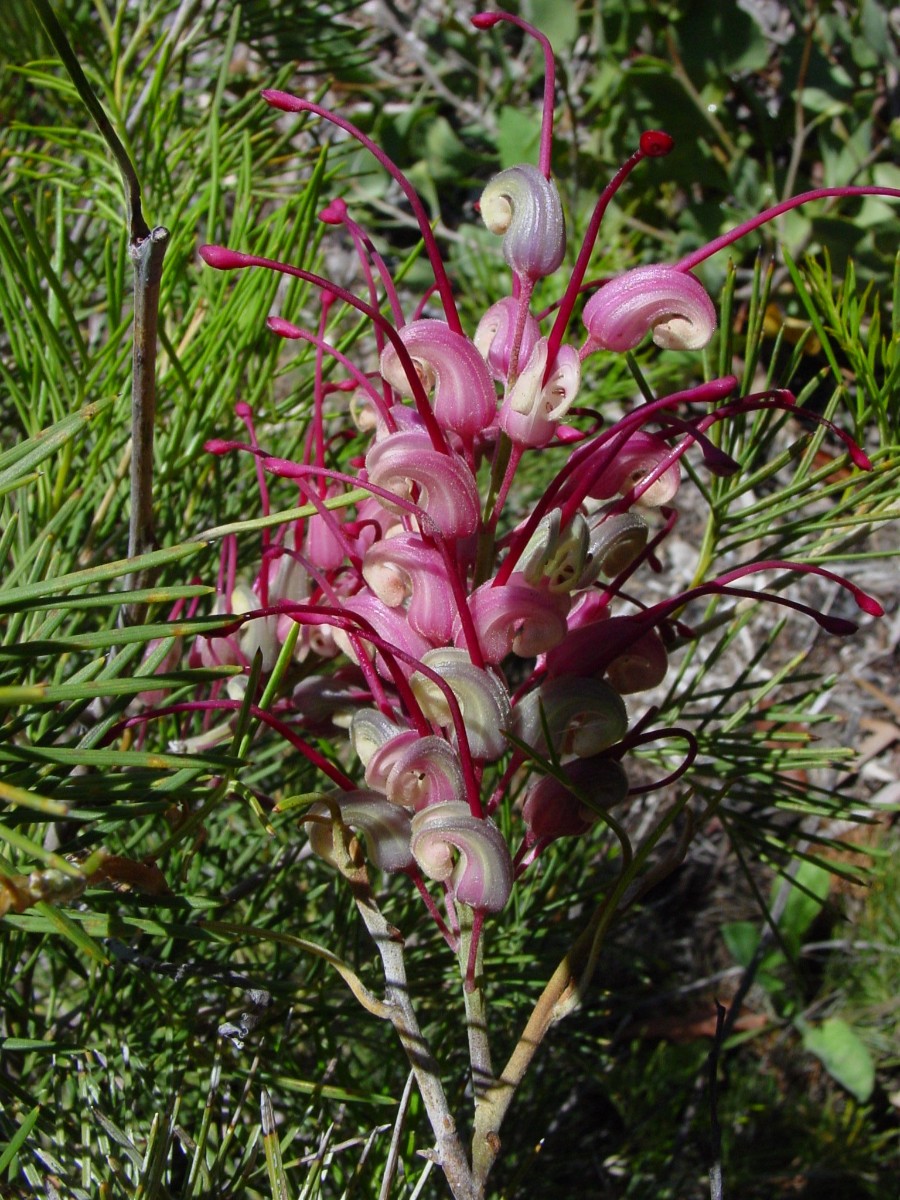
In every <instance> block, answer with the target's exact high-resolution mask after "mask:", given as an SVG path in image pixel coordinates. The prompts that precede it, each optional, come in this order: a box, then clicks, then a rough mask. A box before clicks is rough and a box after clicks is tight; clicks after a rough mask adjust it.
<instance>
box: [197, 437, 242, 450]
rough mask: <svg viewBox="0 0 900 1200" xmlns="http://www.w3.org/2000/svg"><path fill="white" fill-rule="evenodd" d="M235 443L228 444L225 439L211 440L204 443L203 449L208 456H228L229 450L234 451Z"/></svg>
mask: <svg viewBox="0 0 900 1200" xmlns="http://www.w3.org/2000/svg"><path fill="white" fill-rule="evenodd" d="M234 445H235V443H234V442H228V441H226V440H225V438H210V439H209V441H208V442H204V443H203V449H204V450H205V451H206V452H207V453H208V454H227V453H228V451H229V450H233V449H234Z"/></svg>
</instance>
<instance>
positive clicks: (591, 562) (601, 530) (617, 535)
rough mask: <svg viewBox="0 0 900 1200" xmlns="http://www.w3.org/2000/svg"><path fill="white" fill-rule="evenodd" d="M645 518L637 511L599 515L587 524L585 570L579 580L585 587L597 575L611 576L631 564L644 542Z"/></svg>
mask: <svg viewBox="0 0 900 1200" xmlns="http://www.w3.org/2000/svg"><path fill="white" fill-rule="evenodd" d="M648 532H649V530H648V526H647V522H646V521H645V520H644V518H643V517H640V516H638V514H637V513H634V512H627V513H618V514H617V515H615V516H612V517H606V518H604V517H601V518H600V519H599V520H598V521H595V522H594V523H592V524H591V526H590V534H589V541H588V554H587V559H586V564H585V570H584V572H583V573H582V575H581V578H580V579H579V580H578V586H579V587H587V586H588V584H590V583H593V581H594V580H595V579H596V578H597V576H598V575H605V576H606V577H607V578H608V579H611V578H614V577H615V576H616V575H618V574H619V573H620V572H621V571H624V570H626V568H628V567H630V566H631V564H632V563H633V562H634V560H635V559H636V558H637V556H638V555H639V554H640V552H641V551H642V550H643V549H644V547H645V546H646V545H647V534H648Z"/></svg>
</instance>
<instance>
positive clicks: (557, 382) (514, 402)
mask: <svg viewBox="0 0 900 1200" xmlns="http://www.w3.org/2000/svg"><path fill="white" fill-rule="evenodd" d="M546 368H547V339H546V338H541V339H540V340H539V341H538V343H537V345H536V346H535V348H534V350H533V351H532V353H531V357H530V358H529V359H528V362H527V364H526V366H525V369H524V370H523V371H522V372H521V374H520V375H519V376H518V378H517V379H516V382H515V383H514V384H513V386H512V387H511V388H510V390H509V392H508V393H507V395H506V397H505V398H504V400H503V404H502V406H501V408H500V416H499V418H498V424H499V425H500V428H501V429H502V430H503V432H504V433H505V434H506V435H507V436H508V437H509V439H510V440H511V441H512V442H514V443H515V444H516V445H518V446H546V445H547V443H548V442H549V441H550V439H551V438H552V437H553V435H554V433H555V432H556V426H557V424H558V423H559V422H560V421H561V420H562V418H563V417H564V416H565V415H566V413H567V412H568V411H569V409H570V408H571V406H572V404H573V403H574V402H575V397H576V396H577V395H578V388H579V386H580V385H581V362H580V360H579V357H578V351H577V350H576V349H575V347H574V346H560V348H559V351H558V353H557V355H556V362H555V363H554V365H553V369H552V371H551V373H550V378H549V379H548V380H547V382H546V383H545V382H544V373H545V371H546Z"/></svg>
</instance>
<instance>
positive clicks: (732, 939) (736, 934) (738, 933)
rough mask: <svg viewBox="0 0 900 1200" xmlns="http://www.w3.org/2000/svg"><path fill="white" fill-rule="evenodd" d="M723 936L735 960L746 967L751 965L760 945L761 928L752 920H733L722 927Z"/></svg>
mask: <svg viewBox="0 0 900 1200" xmlns="http://www.w3.org/2000/svg"><path fill="white" fill-rule="evenodd" d="M722 937H723V938H724V940H725V945H726V946H727V947H728V952H729V954H730V955H731V957H732V958H733V959H734V960H735V962H737V963H739V964H740V965H741V966H742V967H744V968H745V969H746V968H747V967H749V966H750V963H751V961H752V959H753V955H754V954H755V953H756V947H757V946H758V945H759V929H758V928H757V927H756V926H755V925H754V924H753V922H752V921H731V922H730V923H729V924H728V925H723V927H722Z"/></svg>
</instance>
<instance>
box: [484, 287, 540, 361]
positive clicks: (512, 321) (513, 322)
mask: <svg viewBox="0 0 900 1200" xmlns="http://www.w3.org/2000/svg"><path fill="white" fill-rule="evenodd" d="M521 312H522V305H521V304H520V303H519V302H518V300H516V299H514V298H513V297H512V296H505V297H504V298H503V299H502V300H498V301H497V303H496V304H492V305H491V307H490V308H489V309H488V310H487V312H486V313H485V314H484V316H483V317H482V318H481V320H480V321H479V322H478V328H477V329H476V330H475V337H474V338H473V341H474V343H475V348H476V349H477V350H478V352H479V354H481V355H482V357H483V358H484V360H485V362H486V363H487V365H488V370H489V371H490V373H491V377H492V378H493V379H496V380H497V381H498V383H506V381H507V379H508V378H509V372H510V366H511V364H512V360H513V355H515V357H516V359H517V361H521V362H526V363H527V362H528V360H529V359H530V358H531V354H532V351H533V350H534V348H535V346H536V345H537V343H538V339H539V338H540V336H541V327H540V325H539V324H538V322H537V320H535V318H534V317H533V316H532V315H531V313H530V312H527V311H526V313H525V318H524V320H521V319H520V314H521ZM519 324H521V329H519V327H518V326H519ZM517 336H518V341H517ZM544 363H545V365H546V355H545V356H544Z"/></svg>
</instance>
